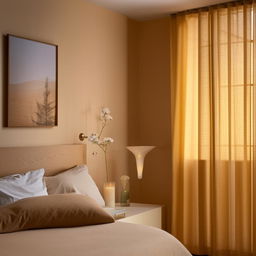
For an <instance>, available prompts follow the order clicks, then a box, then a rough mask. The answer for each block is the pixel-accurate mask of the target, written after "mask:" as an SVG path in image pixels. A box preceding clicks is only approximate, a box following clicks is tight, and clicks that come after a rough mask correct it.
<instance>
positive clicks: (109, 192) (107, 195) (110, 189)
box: [103, 182, 115, 208]
mask: <svg viewBox="0 0 256 256" xmlns="http://www.w3.org/2000/svg"><path fill="white" fill-rule="evenodd" d="M103 196H104V200H105V205H106V207H111V208H114V207H115V183H114V182H106V183H104V188H103Z"/></svg>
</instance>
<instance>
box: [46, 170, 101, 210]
mask: <svg viewBox="0 0 256 256" xmlns="http://www.w3.org/2000/svg"><path fill="white" fill-rule="evenodd" d="M44 180H45V183H46V187H47V192H48V194H64V193H77V194H83V195H88V196H90V197H91V198H93V199H94V200H95V201H96V202H97V203H98V204H99V205H100V206H105V202H104V199H103V198H102V196H101V194H100V192H99V189H98V187H97V186H96V184H95V182H94V181H93V179H92V177H91V176H90V174H89V172H88V167H87V166H86V165H80V166H76V167H74V168H71V169H69V170H67V171H64V172H61V173H59V174H57V175H55V176H48V177H45V178H44Z"/></svg>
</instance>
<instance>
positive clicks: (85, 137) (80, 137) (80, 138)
mask: <svg viewBox="0 0 256 256" xmlns="http://www.w3.org/2000/svg"><path fill="white" fill-rule="evenodd" d="M87 138H88V136H86V135H85V134H84V133H80V134H79V140H81V141H84V140H85V139H87Z"/></svg>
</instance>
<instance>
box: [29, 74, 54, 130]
mask: <svg viewBox="0 0 256 256" xmlns="http://www.w3.org/2000/svg"><path fill="white" fill-rule="evenodd" d="M44 88H45V91H44V93H43V98H44V99H43V103H39V102H37V103H36V105H37V112H35V115H36V119H34V118H32V121H33V123H34V124H36V125H38V126H54V124H55V102H54V101H50V94H51V92H50V90H49V84H48V77H47V78H46V81H45V87H44Z"/></svg>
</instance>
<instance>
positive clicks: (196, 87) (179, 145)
mask: <svg viewBox="0 0 256 256" xmlns="http://www.w3.org/2000/svg"><path fill="white" fill-rule="evenodd" d="M255 10H256V9H255V1H254V2H248V1H246V2H245V3H244V4H241V2H240V3H233V4H226V5H220V6H215V7H213V8H208V9H202V10H201V11H198V12H193V13H184V14H177V15H174V16H172V17H171V40H172V42H171V54H172V56H171V60H172V64H171V74H172V76H171V82H172V84H171V90H172V104H173V120H172V121H173V125H172V127H173V131H172V134H173V152H172V156H173V158H172V163H173V167H172V172H173V179H172V183H173V185H172V190H173V191H172V234H173V235H175V236H176V237H177V238H178V239H180V240H181V241H182V242H183V243H184V244H185V245H186V246H187V247H188V248H189V249H190V251H191V252H192V253H195V254H208V255H221V256H222V255H223V256H228V255H234V256H236V255H237V256H249V255H250V256H252V255H256V233H255V232H256V13H255Z"/></svg>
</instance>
